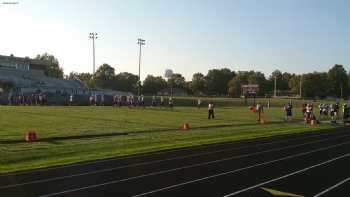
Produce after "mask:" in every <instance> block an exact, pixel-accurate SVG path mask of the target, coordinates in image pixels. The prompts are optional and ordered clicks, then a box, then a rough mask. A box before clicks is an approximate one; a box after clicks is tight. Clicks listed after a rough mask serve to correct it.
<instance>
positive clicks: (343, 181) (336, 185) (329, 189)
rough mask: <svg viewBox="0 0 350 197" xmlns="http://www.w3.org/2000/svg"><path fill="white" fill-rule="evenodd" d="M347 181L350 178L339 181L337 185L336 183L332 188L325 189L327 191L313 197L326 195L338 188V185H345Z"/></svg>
mask: <svg viewBox="0 0 350 197" xmlns="http://www.w3.org/2000/svg"><path fill="white" fill-rule="evenodd" d="M348 181H350V177H349V178H347V179H344V180H342V181H340V182H339V183H337V184H335V185H333V186H332V187H330V188H327V189H325V190H323V191H321V192H320V193H318V194H316V195H314V197H319V196H322V195H323V194H325V193H327V192H329V191H331V190H333V189H335V188H337V187H339V186H340V185H342V184H344V183H346V182H348Z"/></svg>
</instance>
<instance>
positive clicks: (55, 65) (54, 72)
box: [34, 53, 64, 79]
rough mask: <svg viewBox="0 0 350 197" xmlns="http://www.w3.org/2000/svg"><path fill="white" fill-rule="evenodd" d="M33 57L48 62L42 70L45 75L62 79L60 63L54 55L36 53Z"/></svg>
mask: <svg viewBox="0 0 350 197" xmlns="http://www.w3.org/2000/svg"><path fill="white" fill-rule="evenodd" d="M34 59H36V60H42V61H47V62H48V66H47V67H46V68H45V70H44V73H45V75H47V76H49V77H55V78H60V79H63V75H64V73H63V69H62V68H60V64H59V62H58V60H57V59H56V58H55V56H53V55H50V54H48V53H44V54H42V55H39V54H38V55H37V56H36V57H35V58H34Z"/></svg>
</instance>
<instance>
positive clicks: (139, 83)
mask: <svg viewBox="0 0 350 197" xmlns="http://www.w3.org/2000/svg"><path fill="white" fill-rule="evenodd" d="M145 42H146V40H143V39H141V38H139V39H137V44H138V45H139V46H140V52H139V81H138V95H139V96H140V95H141V46H142V45H145Z"/></svg>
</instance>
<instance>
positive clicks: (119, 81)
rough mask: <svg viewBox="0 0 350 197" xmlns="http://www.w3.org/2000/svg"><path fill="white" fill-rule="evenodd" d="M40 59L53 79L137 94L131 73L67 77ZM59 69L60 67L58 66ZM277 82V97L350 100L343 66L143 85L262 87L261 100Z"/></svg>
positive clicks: (226, 92) (227, 73) (205, 91)
mask: <svg viewBox="0 0 350 197" xmlns="http://www.w3.org/2000/svg"><path fill="white" fill-rule="evenodd" d="M37 58H38V59H42V60H50V61H51V62H54V63H55V64H52V66H51V67H50V68H49V69H47V71H45V72H46V74H47V75H48V76H52V77H58V78H66V79H78V80H80V81H81V82H83V83H84V84H85V85H86V86H87V87H88V88H101V89H111V90H119V91H128V92H134V93H136V92H137V89H138V76H137V75H134V74H132V73H128V72H121V73H118V74H116V72H115V69H114V68H113V67H112V66H110V65H108V64H103V65H101V66H100V67H99V68H98V69H97V71H96V72H95V73H94V74H91V73H76V72H71V73H70V74H69V75H67V76H64V75H63V70H62V68H60V67H59V64H58V61H57V59H56V58H54V57H53V56H52V55H48V54H43V55H41V56H40V55H38V56H37ZM56 65H57V66H56ZM275 80H276V89H277V94H278V95H280V96H287V95H288V96H295V95H299V94H300V90H301V94H302V95H301V96H302V97H307V98H325V97H328V96H331V97H338V98H339V97H344V98H346V97H348V95H349V94H348V92H349V90H350V73H348V72H347V71H346V69H345V68H344V66H343V65H339V64H336V65H334V66H333V67H332V68H331V69H329V70H328V72H316V71H315V72H311V73H305V74H295V73H288V72H282V71H280V70H275V71H274V72H272V73H271V75H270V76H268V77H266V76H265V74H264V73H262V72H259V71H254V70H251V71H233V70H231V69H229V68H222V69H211V70H208V73H207V74H206V75H204V74H203V73H199V72H198V73H194V74H193V76H192V80H191V81H186V80H185V77H183V76H182V74H180V73H174V74H173V75H172V76H171V78H169V79H168V80H166V79H164V78H163V77H162V76H153V75H147V77H146V78H145V80H144V81H143V83H142V86H141V87H142V93H143V94H149V95H153V94H157V93H158V92H159V91H160V90H162V89H164V88H167V87H173V88H180V89H183V90H185V91H186V92H187V93H188V94H189V95H198V96H200V95H202V96H231V97H239V96H241V95H242V92H241V85H247V84H258V85H259V87H260V90H259V92H258V96H267V95H270V96H271V95H273V94H274V88H275Z"/></svg>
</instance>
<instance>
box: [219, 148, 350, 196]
mask: <svg viewBox="0 0 350 197" xmlns="http://www.w3.org/2000/svg"><path fill="white" fill-rule="evenodd" d="M349 156H350V153H347V154H344V155H342V156H339V157H336V158H333V159H330V160H327V161H325V162H322V163H318V164H316V165H312V166H310V167H307V168H304V169H302V170H298V171H295V172H292V173H290V174H286V175H284V176H281V177H278V178H275V179H271V180H269V181H265V182H262V183H259V184H257V185H254V186H251V187H248V188H245V189H242V190H239V191H236V192H233V193H231V194H227V195H225V196H224V197H230V196H235V195H237V194H240V193H243V192H246V191H249V190H251V189H255V188H257V187H261V186H263V185H266V184H268V183H272V182H275V181H278V180H281V179H284V178H287V177H290V176H293V175H296V174H300V173H303V172H305V171H307V170H310V169H313V168H316V167H319V166H322V165H326V164H328V163H331V162H333V161H336V160H339V159H343V158H345V157H349Z"/></svg>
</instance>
